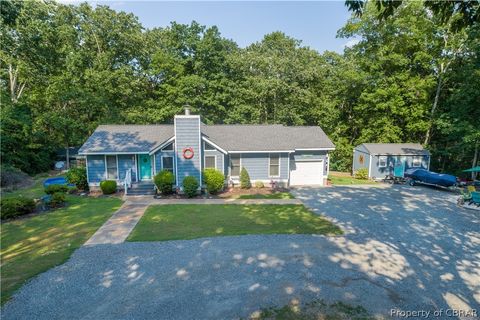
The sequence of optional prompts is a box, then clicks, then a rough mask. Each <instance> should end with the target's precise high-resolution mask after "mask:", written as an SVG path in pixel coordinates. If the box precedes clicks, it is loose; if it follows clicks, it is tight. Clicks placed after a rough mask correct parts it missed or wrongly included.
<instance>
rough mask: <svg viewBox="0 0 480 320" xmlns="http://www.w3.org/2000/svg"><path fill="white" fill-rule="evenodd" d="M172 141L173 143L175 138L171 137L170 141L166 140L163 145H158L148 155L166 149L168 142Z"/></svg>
mask: <svg viewBox="0 0 480 320" xmlns="http://www.w3.org/2000/svg"><path fill="white" fill-rule="evenodd" d="M173 141H175V136H173V137H171V138H170V139H168V140H167V141H165V142H164V143H162V144H161V145H159V146H158V147H156V148H155V149H152V150H150V152H149V153H148V154H150V155H152V154H154V153H155V152H157V151H158V150H160V149H162V148H164V147H166V146H167V145H168V144H169V143H170V142H173Z"/></svg>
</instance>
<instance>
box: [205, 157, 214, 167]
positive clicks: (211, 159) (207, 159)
mask: <svg viewBox="0 0 480 320" xmlns="http://www.w3.org/2000/svg"><path fill="white" fill-rule="evenodd" d="M208 168H213V169H216V168H217V166H216V157H215V156H205V169H208Z"/></svg>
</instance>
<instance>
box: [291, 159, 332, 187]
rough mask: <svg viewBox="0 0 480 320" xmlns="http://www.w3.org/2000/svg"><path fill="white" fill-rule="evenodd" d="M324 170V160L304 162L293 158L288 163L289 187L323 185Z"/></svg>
mask: <svg viewBox="0 0 480 320" xmlns="http://www.w3.org/2000/svg"><path fill="white" fill-rule="evenodd" d="M324 170H325V161H324V159H316V160H304V159H298V158H297V159H295V158H294V159H293V161H292V162H291V163H290V185H292V186H303V185H323V184H324V178H325V175H324Z"/></svg>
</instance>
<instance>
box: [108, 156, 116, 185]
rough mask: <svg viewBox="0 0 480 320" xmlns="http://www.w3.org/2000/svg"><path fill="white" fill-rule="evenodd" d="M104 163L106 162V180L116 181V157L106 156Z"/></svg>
mask: <svg viewBox="0 0 480 320" xmlns="http://www.w3.org/2000/svg"><path fill="white" fill-rule="evenodd" d="M106 161H107V179H108V180H117V179H118V170H117V156H106Z"/></svg>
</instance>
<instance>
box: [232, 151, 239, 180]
mask: <svg viewBox="0 0 480 320" xmlns="http://www.w3.org/2000/svg"><path fill="white" fill-rule="evenodd" d="M239 175H240V155H239V154H231V155H230V176H232V177H238V176H239Z"/></svg>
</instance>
